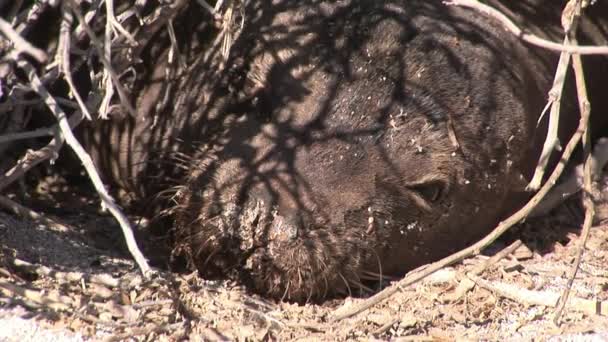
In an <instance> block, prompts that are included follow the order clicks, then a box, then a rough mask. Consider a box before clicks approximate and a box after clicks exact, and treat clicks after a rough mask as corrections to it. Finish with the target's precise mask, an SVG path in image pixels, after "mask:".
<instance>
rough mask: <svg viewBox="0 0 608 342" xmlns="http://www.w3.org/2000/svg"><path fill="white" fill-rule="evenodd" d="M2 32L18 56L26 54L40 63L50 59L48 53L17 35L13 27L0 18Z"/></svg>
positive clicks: (0, 30)
mask: <svg viewBox="0 0 608 342" xmlns="http://www.w3.org/2000/svg"><path fill="white" fill-rule="evenodd" d="M0 32H2V34H4V36H5V37H6V38H8V39H9V40H10V41H11V42H13V47H14V49H15V50H16V51H17V54H19V53H21V52H25V53H27V54H28V55H30V56H32V57H34V58H35V59H36V60H37V61H38V62H40V63H44V62H46V60H47V59H48V56H47V55H46V52H44V51H42V50H40V49H39V48H37V47H35V46H34V45H32V44H31V43H30V42H28V41H27V40H25V39H23V38H22V37H21V35H19V33H17V32H16V31H15V30H14V29H13V27H12V26H11V25H10V24H9V23H7V22H6V21H5V20H4V19H2V18H1V17H0Z"/></svg>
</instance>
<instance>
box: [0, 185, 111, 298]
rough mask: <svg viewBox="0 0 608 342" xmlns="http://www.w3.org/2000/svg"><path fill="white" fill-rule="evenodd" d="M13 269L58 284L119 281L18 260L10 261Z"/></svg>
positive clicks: (103, 283) (109, 283)
mask: <svg viewBox="0 0 608 342" xmlns="http://www.w3.org/2000/svg"><path fill="white" fill-rule="evenodd" d="M0 198H1V197H0ZM10 262H11V264H12V266H13V267H16V268H20V269H23V270H26V271H29V272H33V273H36V274H38V275H39V276H46V277H50V278H53V279H55V280H57V281H59V282H72V283H80V282H82V281H83V280H84V281H87V282H89V283H94V284H99V285H104V286H107V287H118V286H119V285H120V281H119V280H118V279H116V278H114V277H112V276H111V275H109V274H103V273H102V274H88V273H81V272H61V271H57V270H54V269H52V268H49V267H47V266H43V265H37V264H31V263H29V262H27V261H24V260H20V259H13V260H11V261H10Z"/></svg>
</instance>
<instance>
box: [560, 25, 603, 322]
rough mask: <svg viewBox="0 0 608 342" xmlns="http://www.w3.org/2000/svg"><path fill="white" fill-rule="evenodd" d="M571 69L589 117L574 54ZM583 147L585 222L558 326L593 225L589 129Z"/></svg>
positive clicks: (579, 63)
mask: <svg viewBox="0 0 608 342" xmlns="http://www.w3.org/2000/svg"><path fill="white" fill-rule="evenodd" d="M571 38H572V41H573V43H576V38H575V37H574V35H572V37H571ZM572 67H573V68H574V77H575V80H576V92H577V94H578V103H579V108H580V111H581V113H584V114H583V115H584V116H589V113H590V112H591V104H590V103H589V100H588V97H587V86H586V83H585V75H584V74H583V63H582V61H581V56H580V55H578V54H576V55H574V56H572ZM583 147H584V149H585V156H586V158H585V171H584V172H583V179H584V182H583V190H584V192H583V203H584V206H585V221H584V222H583V231H582V233H581V237H580V242H579V245H578V246H577V250H576V258H575V260H574V264H573V265H572V271H571V273H570V277H569V279H568V284H567V285H566V288H565V289H564V293H563V294H562V296H561V298H560V300H559V304H558V306H557V309H556V310H555V315H554V316H553V322H555V324H557V325H559V322H560V318H561V315H562V312H563V311H564V307H565V306H566V303H567V302H568V295H569V294H570V289H571V288H572V284H573V283H574V278H575V277H576V273H577V272H578V269H579V267H580V264H581V260H582V257H583V252H584V250H585V244H586V243H587V239H588V238H589V232H590V230H591V224H592V223H593V216H594V215H595V206H594V203H593V199H592V198H591V194H592V193H593V178H592V177H593V176H592V170H593V157H592V155H591V153H590V152H591V132H590V130H589V127H587V128H586V129H585V135H584V139H583Z"/></svg>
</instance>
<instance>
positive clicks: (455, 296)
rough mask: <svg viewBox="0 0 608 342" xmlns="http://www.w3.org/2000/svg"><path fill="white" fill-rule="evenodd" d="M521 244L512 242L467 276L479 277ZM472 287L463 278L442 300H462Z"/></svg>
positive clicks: (467, 280)
mask: <svg viewBox="0 0 608 342" xmlns="http://www.w3.org/2000/svg"><path fill="white" fill-rule="evenodd" d="M522 244H523V243H522V242H521V240H516V241H515V242H513V243H512V244H510V245H509V246H507V247H505V248H503V249H502V250H501V251H500V252H498V253H496V254H494V255H493V256H492V257H490V258H489V259H487V260H486V261H485V262H482V263H479V264H478V265H477V266H475V268H473V269H472V270H471V271H470V272H468V273H467V274H469V275H475V276H477V275H480V274H481V273H483V272H484V271H485V270H486V269H488V267H490V266H492V265H494V264H496V263H497V262H499V261H500V260H502V259H504V258H506V257H507V256H508V255H510V254H511V253H513V252H515V250H516V249H518V248H519V247H520V246H521V245H522ZM474 286H475V284H474V283H473V282H472V281H471V280H470V279H469V278H467V277H464V278H463V279H462V280H461V281H460V282H459V283H458V286H457V287H456V289H455V290H454V291H453V292H451V293H449V294H447V295H446V296H445V297H444V298H443V299H444V300H446V301H456V300H459V299H460V298H462V296H464V295H465V294H466V293H467V292H468V291H469V290H471V289H472V288H473V287H474Z"/></svg>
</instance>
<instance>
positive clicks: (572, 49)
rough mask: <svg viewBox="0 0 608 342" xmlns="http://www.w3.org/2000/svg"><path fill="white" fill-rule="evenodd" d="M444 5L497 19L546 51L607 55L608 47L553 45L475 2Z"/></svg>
mask: <svg viewBox="0 0 608 342" xmlns="http://www.w3.org/2000/svg"><path fill="white" fill-rule="evenodd" d="M444 3H445V4H446V5H455V6H462V7H468V8H472V9H475V10H477V11H479V12H481V13H483V14H485V15H487V16H490V17H492V18H495V19H497V20H498V21H500V23H501V24H503V26H504V27H505V28H506V29H507V30H509V31H511V32H512V33H513V34H514V35H515V36H517V37H518V38H520V39H521V40H523V41H525V42H527V43H530V44H532V45H536V46H539V47H542V48H545V49H547V50H551V51H558V52H568V53H571V54H572V53H578V54H581V55H608V46H586V45H562V44H559V43H555V42H552V41H549V40H546V39H543V38H540V37H538V36H535V35H533V34H530V33H525V32H524V31H523V30H522V29H521V28H519V27H518V26H517V25H516V24H515V23H514V22H513V21H511V19H509V18H508V17H507V16H506V15H504V14H503V13H501V12H500V11H498V10H496V9H494V8H492V7H490V6H488V5H484V4H483V3H481V2H479V1H476V0H446V1H444Z"/></svg>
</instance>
